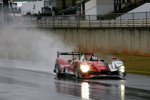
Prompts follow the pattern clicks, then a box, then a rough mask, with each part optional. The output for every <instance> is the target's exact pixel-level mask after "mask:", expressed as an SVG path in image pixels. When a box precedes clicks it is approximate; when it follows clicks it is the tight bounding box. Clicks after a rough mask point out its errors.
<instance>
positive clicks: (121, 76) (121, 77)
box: [118, 71, 126, 79]
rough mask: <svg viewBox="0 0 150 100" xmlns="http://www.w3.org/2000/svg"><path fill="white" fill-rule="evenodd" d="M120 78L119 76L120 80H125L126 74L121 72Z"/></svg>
mask: <svg viewBox="0 0 150 100" xmlns="http://www.w3.org/2000/svg"><path fill="white" fill-rule="evenodd" d="M118 76H119V78H120V79H125V76H126V72H124V73H123V72H120V71H119V75H118Z"/></svg>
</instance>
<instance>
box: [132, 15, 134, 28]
mask: <svg viewBox="0 0 150 100" xmlns="http://www.w3.org/2000/svg"><path fill="white" fill-rule="evenodd" d="M132 20H133V27H134V13H132Z"/></svg>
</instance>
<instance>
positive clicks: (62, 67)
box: [54, 52, 126, 79]
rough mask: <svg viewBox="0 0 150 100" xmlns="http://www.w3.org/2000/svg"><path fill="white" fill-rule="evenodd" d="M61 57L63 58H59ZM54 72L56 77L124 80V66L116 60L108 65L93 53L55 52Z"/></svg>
mask: <svg viewBox="0 0 150 100" xmlns="http://www.w3.org/2000/svg"><path fill="white" fill-rule="evenodd" d="M60 56H63V57H60ZM54 72H55V73H56V75H57V77H61V76H64V75H74V76H75V77H76V78H83V79H86V78H93V77H118V78H121V79H124V78H125V76H126V71H125V67H124V64H123V62H122V61H121V60H119V59H117V58H113V59H112V63H111V64H108V63H106V62H105V61H104V60H101V59H99V58H98V57H97V56H95V55H94V54H93V53H82V52H57V59H56V62H55V68H54Z"/></svg>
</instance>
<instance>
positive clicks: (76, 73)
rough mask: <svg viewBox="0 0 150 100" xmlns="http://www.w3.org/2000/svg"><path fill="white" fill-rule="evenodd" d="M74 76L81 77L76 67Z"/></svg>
mask: <svg viewBox="0 0 150 100" xmlns="http://www.w3.org/2000/svg"><path fill="white" fill-rule="evenodd" d="M75 77H76V78H81V74H80V72H79V69H78V68H76V70H75Z"/></svg>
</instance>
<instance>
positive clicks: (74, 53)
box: [57, 51, 93, 58]
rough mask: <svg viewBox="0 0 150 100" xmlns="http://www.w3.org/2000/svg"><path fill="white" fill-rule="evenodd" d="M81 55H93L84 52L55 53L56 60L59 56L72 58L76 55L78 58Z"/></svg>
mask: <svg viewBox="0 0 150 100" xmlns="http://www.w3.org/2000/svg"><path fill="white" fill-rule="evenodd" d="M82 54H85V55H91V54H93V53H85V52H59V51H58V52H57V58H59V56H60V55H72V56H73V57H74V56H75V55H78V56H79V57H80V56H81V55H82Z"/></svg>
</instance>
